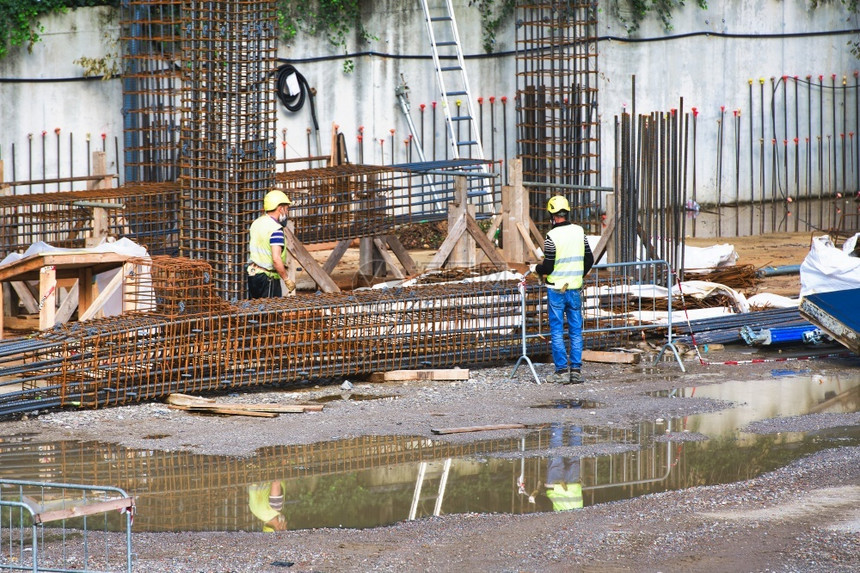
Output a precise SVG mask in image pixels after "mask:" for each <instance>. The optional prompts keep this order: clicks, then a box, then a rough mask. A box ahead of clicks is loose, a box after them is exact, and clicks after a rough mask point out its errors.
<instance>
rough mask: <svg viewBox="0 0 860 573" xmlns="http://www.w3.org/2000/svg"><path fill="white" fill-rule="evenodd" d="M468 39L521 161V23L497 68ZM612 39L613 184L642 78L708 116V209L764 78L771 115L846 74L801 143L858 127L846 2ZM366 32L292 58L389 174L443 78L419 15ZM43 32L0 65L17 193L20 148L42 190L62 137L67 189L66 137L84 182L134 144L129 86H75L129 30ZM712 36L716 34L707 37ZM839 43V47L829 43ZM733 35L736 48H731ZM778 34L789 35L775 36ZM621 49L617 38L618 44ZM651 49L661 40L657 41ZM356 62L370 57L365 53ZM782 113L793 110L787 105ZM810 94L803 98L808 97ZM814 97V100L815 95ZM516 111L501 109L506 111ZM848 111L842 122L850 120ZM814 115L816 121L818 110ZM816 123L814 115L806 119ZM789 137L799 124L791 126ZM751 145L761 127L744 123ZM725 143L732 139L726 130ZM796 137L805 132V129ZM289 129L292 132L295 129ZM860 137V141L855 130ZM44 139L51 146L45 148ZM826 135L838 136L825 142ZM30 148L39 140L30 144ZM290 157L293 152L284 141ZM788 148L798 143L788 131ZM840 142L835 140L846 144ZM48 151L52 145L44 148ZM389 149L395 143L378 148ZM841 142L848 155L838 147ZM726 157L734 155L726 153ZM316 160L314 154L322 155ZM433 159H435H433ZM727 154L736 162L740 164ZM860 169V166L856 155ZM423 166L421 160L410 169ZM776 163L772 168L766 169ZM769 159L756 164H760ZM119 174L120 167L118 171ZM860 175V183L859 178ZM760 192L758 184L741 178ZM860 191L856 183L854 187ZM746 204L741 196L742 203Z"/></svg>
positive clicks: (296, 141) (353, 153) (300, 128)
mask: <svg viewBox="0 0 860 573" xmlns="http://www.w3.org/2000/svg"><path fill="white" fill-rule="evenodd" d="M454 4H455V5H456V12H457V19H458V25H459V29H460V34H461V37H462V40H463V46H464V51H465V53H466V54H468V55H474V56H476V57H473V58H470V59H469V60H468V62H467V67H468V73H469V80H470V82H471V87H472V92H473V95H474V96H475V97H476V98H477V97H483V98H485V103H484V106H485V107H484V108H483V109H484V113H485V120H484V121H485V134H484V139H485V147H487V148H489V142H488V141H487V140H488V139H489V138H490V132H489V129H490V127H489V126H490V123H491V120H490V117H489V116H490V108H489V103H488V100H489V98H490V97H491V96H492V97H495V98H497V99H496V103H495V115H494V119H493V123H494V126H495V142H496V148H497V149H496V150H489V149H488V151H487V153H486V155H487V156H489V155H490V154H491V152H492V153H493V155H494V156H496V157H500V156H501V155H503V152H502V150H501V148H502V146H503V145H504V141H503V140H504V137H503V136H504V135H506V136H507V144H508V155H513V154H514V153H515V145H516V143H515V142H516V134H515V117H514V115H515V114H514V103H513V102H514V96H515V91H516V83H515V82H516V79H515V57H514V55H513V52H514V22H513V19H512V20H511V21H510V22H508V23H507V25H506V26H505V27H504V28H503V29H502V30H501V31H500V32H499V33H498V34H497V42H496V52H497V55H496V56H492V57H486V56H485V55H484V52H483V49H482V47H481V43H482V38H481V28H480V21H479V16H478V12H477V10H476V9H474V8H470V7H468V5H467V4H468V2H467V1H466V0H455V2H454ZM601 8H602V9H601V11H600V18H601V23H600V26H599V34H600V36H601V37H602V38H603V39H602V40H601V41H600V42H599V50H600V53H599V67H600V70H601V73H600V80H599V81H600V86H599V87H600V96H599V98H600V109H601V123H602V138H603V143H602V148H603V158H602V167H603V181H602V183H603V184H604V185H611V184H612V176H611V173H612V169H611V167H612V161H613V154H612V149H613V145H614V143H613V141H612V140H613V125H614V117H615V116H616V115H617V114H618V113H620V112H621V111H622V110H623V109H625V106H626V109H628V110H630V109H632V104H633V101H634V99H633V96H632V94H631V78H632V76H633V75H634V74H635V76H636V95H635V105H636V112H637V113H648V112H651V111H668V110H669V109H671V108H677V107H678V106H679V102H680V98H683V101H684V108H685V109H686V110H689V109H690V108H692V107H696V108H697V109H698V110H699V111H700V115H699V119H698V127H699V128H698V134H697V143H698V153H697V165H696V168H697V174H698V181H699V188H698V194H699V195H698V196H699V201H700V202H701V203H706V202H712V201H714V200H715V199H716V196H717V190H716V188H717V185H716V164H717V161H718V157H717V154H716V149H717V133H718V131H717V126H718V120H719V117H720V107H721V106H724V107H725V109H726V110H727V115H728V116H729V117H731V115H732V110H735V109H740V110H741V117H742V121H743V122H746V121H747V118H749V117H753V118H755V122H756V123H754V129H755V141H756V142H758V139H759V138H758V133H759V130H760V122H759V115H760V111H761V110H760V103H761V102H760V101H759V94H758V92H757V91H755V90H754V102H753V108H752V109H751V108H750V103H749V93H750V86H749V80H751V79H752V80H754V86H753V87H754V88H757V87H758V78H766V84H765V88H766V89H765V91H766V92H767V93H766V94H765V98H764V105H765V106H766V109H767V112H768V114H769V113H770V104H771V91H772V90H771V83H770V78H771V77H775V78H779V77H781V76H784V75H788V76H795V75H796V76H799V78H800V79H801V80H803V79H804V78H806V76H807V75H811V76H812V77H813V83H817V77H818V76H819V75H823V77H824V84H825V87H826V86H827V85H828V84H829V83H830V81H831V74H836V75H837V78H838V79H837V85H838V86H840V87H841V78H842V76H843V75H845V76H847V78H848V88H851V89H846V90H845V91H844V92H843V91H842V90H839V89H837V90H836V94H835V95H836V98H837V99H836V100H831V99H828V98H831V97H832V96H833V95H834V94H833V90H830V89H825V90H822V91H826V92H827V93H826V94H825V96H824V98H825V99H823V101H821V102H819V101H818V99H816V97H817V96H816V94H818V93H819V92H818V91H816V92H815V94H813V96H812V101H813V102H814V103H821V104H822V107H823V108H824V114H825V117H824V118H823V119H824V121H823V122H821V121H819V117H818V109H816V108H815V106H814V105H813V106H807V105H806V99H805V96H803V94H802V93H801V96H802V97H800V98H799V99H798V104H797V107H798V115H799V124H800V126H801V128H800V130H799V131H800V133H798V134H796V135H798V136H799V138H800V140H801V144H802V142H803V140H804V138H805V137H808V136H810V135H812V139H813V141H814V140H815V138H816V132H817V131H818V129H817V128H815V129H813V133H812V134H809V133H804V132H805V131H806V129H805V128H804V125H805V124H806V122H807V120H809V119H811V122H812V123H816V124H817V123H825V124H828V125H829V124H830V123H831V119H832V118H831V111H830V107H831V105H832V104H834V103H835V104H836V107H838V109H837V110H836V114H837V123H839V124H840V125H837V126H836V127H835V129H836V131H840V132H841V130H842V128H841V124H842V123H843V122H844V124H845V125H847V126H848V127H849V128H850V127H851V126H852V125H854V124H855V123H856V121H857V113H856V109H857V103H856V102H857V98H856V94H855V93H854V91H855V90H854V89H853V86H854V85H855V77H854V75H853V74H854V72H855V70H857V69H858V67H860V64H858V61H857V60H856V59H855V58H854V56H853V55H851V53H850V48H849V46H848V41H849V40H851V39H854V38H857V34H855V35H853V36H852V35H850V34H847V33H845V34H832V32H833V31H838V30H850V29H856V28H858V26H857V18H856V16H853V15H850V14H849V13H848V12H847V10H846V9H845V8H844V7H843V5H842V4H841V3H837V2H833V3H828V4H824V5H823V6H820V7H818V8H817V9H815V10H814V11H813V10H811V9H810V7H809V6H808V5H807V4H806V3H804V2H797V1H792V2H776V1H774V0H742V1H739V2H722V3H713V5H711V6H710V7H709V8H708V9H707V10H701V9H699V8H698V7H695V6H693V5H692V3H690V5H688V6H685V7H682V8H679V9H678V11H677V13H676V14H675V15H674V21H673V23H674V30H672V31H671V32H668V33H667V32H664V31H663V30H662V26H661V24H660V23H659V22H656V21H650V20H649V21H648V22H645V23H644V24H643V26H642V29H641V30H640V31H639V32H638V33H637V34H636V35H635V37H633V38H631V39H630V40H632V41H622V40H619V39H617V38H627V34H626V32H625V31H624V30H623V27H622V24H621V23H620V22H619V21H618V20H617V19H615V18H614V17H612V16H610V15H609V12H610V11H611V6H610V4H609V2H606V1H602V2H601ZM364 21H365V27H366V29H367V30H368V31H369V32H370V33H371V34H372V35H374V36H375V39H373V40H371V41H369V42H361V41H359V40H358V39H357V38H353V39H351V41H350V45H349V46H348V48H347V51H348V52H349V53H350V54H353V55H352V56H349V55H346V54H338V53H336V50H334V49H333V48H332V47H331V46H330V44H328V42H327V41H326V40H325V39H323V38H308V37H306V36H300V37H299V38H298V39H297V40H296V41H295V42H293V44H292V45H290V46H282V47H281V49H280V55H281V56H282V57H284V58H287V59H290V60H291V61H293V62H294V63H295V65H296V67H297V68H298V69H299V71H300V72H301V73H302V74H303V75H304V76H305V77H306V78H307V79H308V82H309V83H310V85H311V86H313V87H315V88H316V89H317V92H318V94H317V106H318V108H317V113H318V117H319V121H320V126H321V137H320V139H321V141H322V151H323V152H325V153H327V152H328V151H329V141H330V131H331V125H332V123H336V124H338V125H339V127H340V130H341V131H342V132H343V133H344V134H345V135H346V137H347V141H348V142H349V143H350V145H352V146H354V147H352V148H350V159H351V160H353V161H357V159H358V148H357V135H358V130H359V127H360V126H361V127H363V129H364V141H365V144H364V145H365V147H364V160H365V162H367V163H385V164H387V163H390V162H391V161H392V157H391V151H392V150H391V145H390V141H391V139H392V135H391V131H390V130H391V129H394V130H395V131H394V136H393V139H394V142H395V147H397V148H398V151H397V153H398V154H402V153H403V151H402V150H403V147H402V146H403V143H402V142H403V139H405V138H406V137H407V135H408V133H409V130H408V127H407V124H406V122H405V120H404V117H403V114H402V112H401V110H400V108H399V105H398V102H397V98H396V96H395V88H396V86H397V85H398V84H400V83H401V81H403V80H405V82H406V84H407V85H408V87H409V96H410V102H411V104H412V113H413V117H414V120H415V122H416V125H420V113H419V105H420V104H422V103H423V104H425V105H426V106H427V108H426V111H425V114H427V115H426V116H425V120H426V123H429V118H430V109H431V108H430V106H431V102H433V101H434V100H437V99H438V95H437V89H436V85H435V78H434V74H433V71H432V66H431V61H430V60H429V59H428V58H427V56H428V55H429V47H428V41H427V39H426V32H425V28H424V22H423V16H422V13H421V9H420V4H419V3H418V2H414V3H409V2H402V1H400V0H382V1H377V2H373V12H372V13H370V14H366V17H365V19H364ZM43 24H44V26H45V32H44V33H43V34H42V38H43V41H41V42H39V43H37V44H36V45H35V46H34V47H33V49H32V52H29V53H28V51H27V50H26V49H18V50H12V51H10V54H9V56H7V57H6V58H5V59H4V60H2V61H0V78H2V83H0V154H2V159H4V160H5V163H6V165H5V179H6V180H10V179H12V166H11V148H12V144H14V145H15V148H16V149H15V156H16V161H15V163H16V165H15V169H16V176H15V177H16V178H17V179H19V180H21V179H25V178H27V177H26V173H27V171H28V169H31V165H33V164H36V165H37V167H36V171H37V173H36V175H38V176H41V169H42V163H43V161H42V158H43V152H42V145H43V143H44V144H45V152H44V163H45V171H46V175H47V176H48V177H51V176H55V175H56V174H57V148H58V144H57V137H56V134H55V129H56V128H60V133H61V135H60V143H59V153H60V158H61V160H60V173H61V175H63V176H66V175H69V169H70V167H71V163H72V160H69V159H68V146H69V145H70V144H71V143H72V142H71V141H70V140H67V139H66V138H68V137H69V134H70V133H71V134H73V136H72V139H73V140H74V146H75V149H74V153H73V155H74V159H73V162H74V164H75V167H74V171H75V174H76V175H80V174H83V173H84V172H85V171H86V163H85V162H86V158H85V156H86V153H85V147H84V146H85V134H87V133H89V134H91V136H90V137H91V139H92V141H91V146H92V148H93V149H96V148H98V149H100V148H101V145H102V142H101V134H105V135H106V139H105V142H106V145H107V147H108V150H109V153H108V157H109V160H110V161H111V162H112V165H111V166H110V167H109V169H111V170H113V169H116V168H117V165H116V162H117V158H116V157H115V155H114V153H113V150H112V147H113V146H114V143H115V142H118V143H119V145H120V146H121V145H122V88H121V84H120V81H119V80H118V79H114V80H108V81H62V80H64V79H67V78H79V77H80V76H81V75H82V69H81V67H80V66H79V65H77V64H74V63H73V61H74V60H76V59H77V58H80V57H81V56H87V57H101V56H103V55H104V54H105V53H107V52H108V51H110V50H112V49H115V48H114V47H113V45H112V42H113V41H114V38H115V36H116V31H117V19H116V18H112V19H111V18H109V17H106V12H105V10H104V9H81V10H76V11H73V12H70V13H69V14H66V15H62V16H56V17H50V18H46V19H45V20H44V21H43ZM702 32H707V33H710V34H712V35H699V33H702ZM827 33H831V34H829V35H828V34H827ZM716 34H728V35H733V36H734V37H720V36H717V35H716ZM779 35H791V36H790V37H788V36H782V37H777V36H779ZM612 38H615V39H612ZM644 40H653V41H644ZM354 54H358V55H354ZM347 59H351V60H352V62H353V63H354V70H353V71H352V72H350V73H346V72H345V71H344V65H343V63H344V60H347ZM787 85H788V87H789V90H788V91H789V94H788V97H789V100H788V102H787V105H785V108H786V110H791V112H792V117H793V112H794V99H793V95H792V94H791V90H793V89H794V85H793V84H792V83H791V80H789V83H788V84H787ZM777 88H778V89H777V100H775V103H776V105H777V108H778V109H782V107H780V106H783V103H781V102H782V100H780V99H779V97H781V96H780V89H779V86H778V85H777ZM803 89H806V88H805V85H804V87H803ZM816 90H817V88H816ZM503 96H504V97H506V98H508V101H507V104H506V105H505V106H502V105H501V103H500V98H501V97H503ZM843 98H844V109H843ZM807 107H810V108H812V109H807ZM502 109H505V110H506V111H507V114H506V116H505V119H506V122H505V123H504V124H503V123H502V120H501V118H502ZM810 113H811V114H812V115H811V116H810V115H809V114H810ZM278 114H279V124H278V138H279V142H278V146H277V149H278V155H279V157H281V156H282V155H283V154H284V153H286V155H287V156H288V157H296V156H303V155H306V153H307V140H308V138H307V134H306V130H307V128H308V127H310V126H311V119H310V111H309V110H308V109H307V108H306V109H304V110H301V111H299V112H297V113H289V112H286V110H284V109H283V108H281V109H280V110H279V112H278ZM765 123H766V124H767V125H766V131H767V133H766V134H765V138H766V139H770V138H771V135H772V129H771V125H770V118H769V117H768V118H766V121H765ZM778 123H780V126H779V127H778V128H777V133H776V135H777V137H783V136H784V135H785V134H784V133H783V131H784V130H783V128H782V127H781V122H780V121H778ZM788 123H789V124H790V125H793V121H792V119H791V118H789V121H788ZM741 125H742V127H741V129H742V130H743V132H744V133H746V132H747V130H748V129H749V124H747V123H742V124H741ZM724 127H725V128H726V129H725V130H724V136H725V137H729V136H730V135H731V133H730V132H729V128H728V126H727V125H725V124H724ZM792 129H793V128H792ZM284 130H286V131H284ZM433 131H434V130H433V128H432V127H431V126H429V125H426V124H425V139H426V140H427V141H426V142H425V147H426V148H429V147H430V145H431V143H432V134H433ZM435 131H436V140H437V145H438V146H439V153H440V154H441V153H443V151H442V147H441V145H442V138H443V133H444V131H443V126H442V123H441V113H440V114H439V116H438V121H437V127H436V130H435ZM849 131H853V129H849ZM42 132H45V133H46V135H45V137H44V138H43V136H42ZM825 133H827V134H830V131H828V130H827V129H825ZM28 134H33V139H32V142H30V141H29V140H28ZM284 134H286V143H287V145H286V146H284V145H283V135H284ZM787 135H788V136H789V139H790V138H791V136H792V135H794V134H793V133H792V131H791V129H790V130H789V133H788V134H787ZM833 136H834V140H835V139H836V138H837V137H838V134H835V133H834V134H833ZM744 138H745V139H743V140H742V146H743V147H742V148H743V149H744V150H746V147H747V146H748V144H749V135H748V134H747V135H744ZM43 139H44V142H43ZM380 140H385V143H383V144H380V143H379V141H380ZM834 143H835V142H834ZM727 145H728V144H727ZM311 151H312V152H313V153H316V152H317V150H316V148H315V144H313V143H312V149H311ZM726 153H728V152H726ZM427 155H428V156H431V155H432V153H431V151H430V150H429V149H428V150H427ZM727 157H729V156H726V157H724V161H725V162H728V158H727ZM730 157H732V159H731V161H732V163H728V165H730V166H731V169H729V168H728V167H725V166H724V171H723V183H724V185H728V182H729V181H734V174H733V171H732V170H733V169H734V163H733V162H734V155H731V156H730ZM848 157H851V154H850V153H849V154H848ZM741 158H742V163H741V165H740V169H742V170H743V169H745V167H744V165H747V167H746V169H748V164H749V163H750V160H749V156H748V152H747V151H744V152H743V153H742V154H741ZM395 160H396V161H398V162H399V161H404V160H405V155H398V156H395ZM413 160H417V157H416V156H414V155H413ZM770 161H771V160H770V159H768V162H770ZM757 162H758V159H757V156H756V157H755V158H754V159H753V163H754V164H755V163H757ZM118 172H120V173H121V169H119V170H118ZM852 177H853V175H852ZM741 180H742V181H748V180H749V175H748V174H746V172H745V174H744V175H743V176H742V177H741ZM852 185H853V186H855V187H856V182H854V183H851V182H849V184H848V185H847V186H848V187H851V186H852ZM745 192H746V191H744V192H742V195H743V193H745Z"/></svg>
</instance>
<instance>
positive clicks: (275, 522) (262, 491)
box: [248, 480, 287, 533]
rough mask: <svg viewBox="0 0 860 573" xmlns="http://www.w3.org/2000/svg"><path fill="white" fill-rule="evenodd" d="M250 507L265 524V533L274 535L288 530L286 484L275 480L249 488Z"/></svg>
mask: <svg viewBox="0 0 860 573" xmlns="http://www.w3.org/2000/svg"><path fill="white" fill-rule="evenodd" d="M248 506H249V507H250V508H251V513H253V514H254V515H255V516H256V517H257V519H259V520H260V521H262V522H263V532H265V533H272V532H275V531H284V530H286V529H287V518H286V516H285V515H284V514H283V513H281V511H282V510H283V509H284V482H283V481H280V480H275V481H272V482H264V483H258V484H252V485H250V486H248Z"/></svg>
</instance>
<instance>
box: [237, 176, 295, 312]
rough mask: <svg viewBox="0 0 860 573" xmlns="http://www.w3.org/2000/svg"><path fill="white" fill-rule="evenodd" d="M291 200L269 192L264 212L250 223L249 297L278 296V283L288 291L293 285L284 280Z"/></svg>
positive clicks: (279, 286) (293, 288) (279, 290)
mask: <svg viewBox="0 0 860 573" xmlns="http://www.w3.org/2000/svg"><path fill="white" fill-rule="evenodd" d="M291 204H292V201H290V198H289V197H287V195H286V193H284V192H283V191H269V192H268V193H266V196H265V197H264V198H263V210H265V211H266V213H265V214H263V215H260V216H259V217H257V219H256V220H255V221H254V222H253V223H251V230H250V235H251V237H250V240H249V251H250V259H251V260H250V262H249V263H248V266H247V276H248V296H249V297H250V298H272V297H279V296H281V280H283V281H284V284H285V285H286V287H287V290H289V291H290V292H292V291H294V290H295V289H296V284H295V283H294V282H293V281H291V280H290V279H289V278H287V266H286V262H287V249H286V241H285V240H284V225H286V224H287V215H288V213H289V209H290V205H291Z"/></svg>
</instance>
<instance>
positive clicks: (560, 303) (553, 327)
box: [546, 288, 582, 371]
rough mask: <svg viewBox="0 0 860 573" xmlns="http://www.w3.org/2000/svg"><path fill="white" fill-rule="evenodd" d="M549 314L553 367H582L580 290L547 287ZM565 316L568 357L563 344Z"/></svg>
mask: <svg viewBox="0 0 860 573" xmlns="http://www.w3.org/2000/svg"><path fill="white" fill-rule="evenodd" d="M546 300H547V314H549V334H550V337H551V339H552V340H551V343H552V361H553V362H555V369H556V371H558V370H566V369H567V368H568V367H569V368H580V367H582V299H581V298H580V291H578V290H573V289H567V291H565V292H561V291H560V290H558V289H554V288H548V289H547V294H546ZM565 318H567V335H568V338H569V339H570V359H569V360H568V353H567V348H566V346H565V344H564V321H565Z"/></svg>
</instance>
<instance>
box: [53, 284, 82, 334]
mask: <svg viewBox="0 0 860 573" xmlns="http://www.w3.org/2000/svg"><path fill="white" fill-rule="evenodd" d="M78 289H79V287H78V283H77V282H75V284H74V286H73V287H72V289H71V290H70V291H69V292H68V294H66V298H64V299H63V302H61V303H60V308H58V309H57V324H64V323H66V322H69V319H70V318H71V317H72V313H74V312H75V309H76V308H78Z"/></svg>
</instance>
